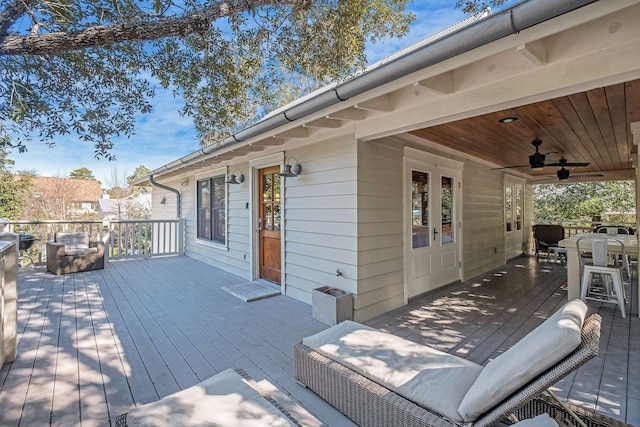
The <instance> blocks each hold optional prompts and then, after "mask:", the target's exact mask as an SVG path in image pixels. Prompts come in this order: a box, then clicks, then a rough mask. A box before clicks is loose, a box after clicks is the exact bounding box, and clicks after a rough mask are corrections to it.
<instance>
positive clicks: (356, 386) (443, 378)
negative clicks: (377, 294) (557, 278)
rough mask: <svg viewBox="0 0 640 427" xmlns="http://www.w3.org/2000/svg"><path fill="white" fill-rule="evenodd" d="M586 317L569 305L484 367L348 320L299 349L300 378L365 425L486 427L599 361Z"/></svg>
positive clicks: (595, 328) (593, 323) (595, 322)
mask: <svg viewBox="0 0 640 427" xmlns="http://www.w3.org/2000/svg"><path fill="white" fill-rule="evenodd" d="M586 312H587V307H586V305H585V304H584V303H583V302H582V301H580V300H573V301H570V302H568V303H567V304H565V305H564V306H563V307H562V308H561V309H560V310H558V311H557V312H556V313H554V314H553V315H552V316H551V317H549V318H548V319H547V320H546V321H545V322H543V323H542V324H541V325H540V326H539V327H538V328H536V329H535V330H533V331H532V332H531V333H529V334H528V335H527V336H526V337H524V338H523V339H522V340H520V341H519V342H518V343H516V344H515V345H513V346H512V347H511V348H510V349H508V350H507V351H505V352H504V353H502V354H501V355H500V356H498V357H496V358H495V359H493V360H492V361H490V362H489V363H488V364H487V365H486V366H484V367H483V366H480V365H478V364H475V363H473V362H471V361H468V360H465V359H462V358H460V357H457V356H455V355H450V354H447V353H443V352H440V351H438V350H435V349H432V348H429V347H427V346H423V345H420V344H418V343H415V342H412V341H409V340H406V339H404V338H401V337H398V336H395V335H392V334H388V333H385V332H381V331H378V330H376V329H373V328H370V327H368V326H365V325H361V324H359V323H356V322H352V321H344V322H342V323H340V324H338V325H336V326H333V327H331V328H329V329H327V330H324V331H322V332H320V333H318V334H315V335H313V336H311V337H307V338H305V339H304V340H303V341H302V342H301V343H298V344H296V345H295V347H294V362H295V376H296V380H297V381H298V382H299V383H300V384H302V385H303V386H305V387H308V388H310V389H311V390H313V391H314V392H315V393H316V394H318V395H319V396H321V397H322V398H323V399H325V400H326V401H327V402H329V403H330V404H331V405H333V406H334V407H336V408H337V409H338V410H340V411H341V412H342V413H344V414H345V415H347V416H348V417H349V418H351V419H352V420H353V421H354V422H356V423H357V424H358V425H361V426H391V425H402V426H467V427H470V426H478V427H480V426H488V425H491V424H493V423H495V422H498V421H500V420H502V419H504V418H505V417H506V416H509V415H510V414H513V413H514V412H515V411H516V410H518V409H519V408H521V407H522V406H523V405H525V404H527V403H528V402H530V401H532V400H533V399H534V398H536V397H537V396H539V395H540V394H541V393H542V392H543V391H545V390H547V389H548V388H549V387H550V386H552V385H553V384H555V383H556V382H557V381H559V380H560V379H562V378H563V377H565V376H566V375H568V374H569V373H570V372H572V371H573V370H575V369H576V368H578V367H579V366H581V365H582V364H584V363H585V362H586V361H588V360H589V359H591V358H593V357H594V356H596V354H597V352H598V345H599V338H600V323H601V319H600V316H598V315H597V314H594V315H591V316H590V317H588V318H587V319H586V320H585V317H586Z"/></svg>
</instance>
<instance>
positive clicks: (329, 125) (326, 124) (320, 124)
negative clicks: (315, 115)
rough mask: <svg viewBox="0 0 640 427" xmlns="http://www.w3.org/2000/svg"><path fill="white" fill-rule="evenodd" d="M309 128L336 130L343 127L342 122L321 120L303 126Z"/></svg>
mask: <svg viewBox="0 0 640 427" xmlns="http://www.w3.org/2000/svg"><path fill="white" fill-rule="evenodd" d="M303 126H304V127H307V128H322V129H336V128H339V127H340V126H342V121H340V120H336V119H327V118H321V119H317V120H313V121H311V122H309V123H305V124H304V125H303Z"/></svg>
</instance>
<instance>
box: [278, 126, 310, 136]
mask: <svg viewBox="0 0 640 427" xmlns="http://www.w3.org/2000/svg"><path fill="white" fill-rule="evenodd" d="M308 136H309V129H306V128H304V127H297V128H293V129H289V130H286V131H284V132H280V133H279V134H277V135H274V136H273V137H274V138H306V137H308Z"/></svg>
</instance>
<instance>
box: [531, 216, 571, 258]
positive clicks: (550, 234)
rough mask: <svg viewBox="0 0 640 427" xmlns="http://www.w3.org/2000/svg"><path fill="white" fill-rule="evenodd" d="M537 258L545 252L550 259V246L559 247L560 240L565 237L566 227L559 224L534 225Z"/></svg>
mask: <svg viewBox="0 0 640 427" xmlns="http://www.w3.org/2000/svg"><path fill="white" fill-rule="evenodd" d="M533 239H534V242H535V251H536V258H540V253H542V252H543V253H545V254H546V257H547V259H549V255H550V248H558V247H559V246H558V242H559V241H560V240H562V239H564V227H563V226H562V225H559V224H536V225H534V226H533Z"/></svg>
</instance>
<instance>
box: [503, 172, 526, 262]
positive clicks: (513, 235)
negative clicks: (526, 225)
mask: <svg viewBox="0 0 640 427" xmlns="http://www.w3.org/2000/svg"><path fill="white" fill-rule="evenodd" d="M523 188H524V187H523V185H522V183H519V182H514V181H510V180H505V184H504V220H505V221H504V223H505V241H504V247H505V259H506V260H510V259H511V258H514V257H517V256H520V255H522V254H523V253H524V229H523V221H522V215H523V214H524V193H523V191H524V189H523Z"/></svg>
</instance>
